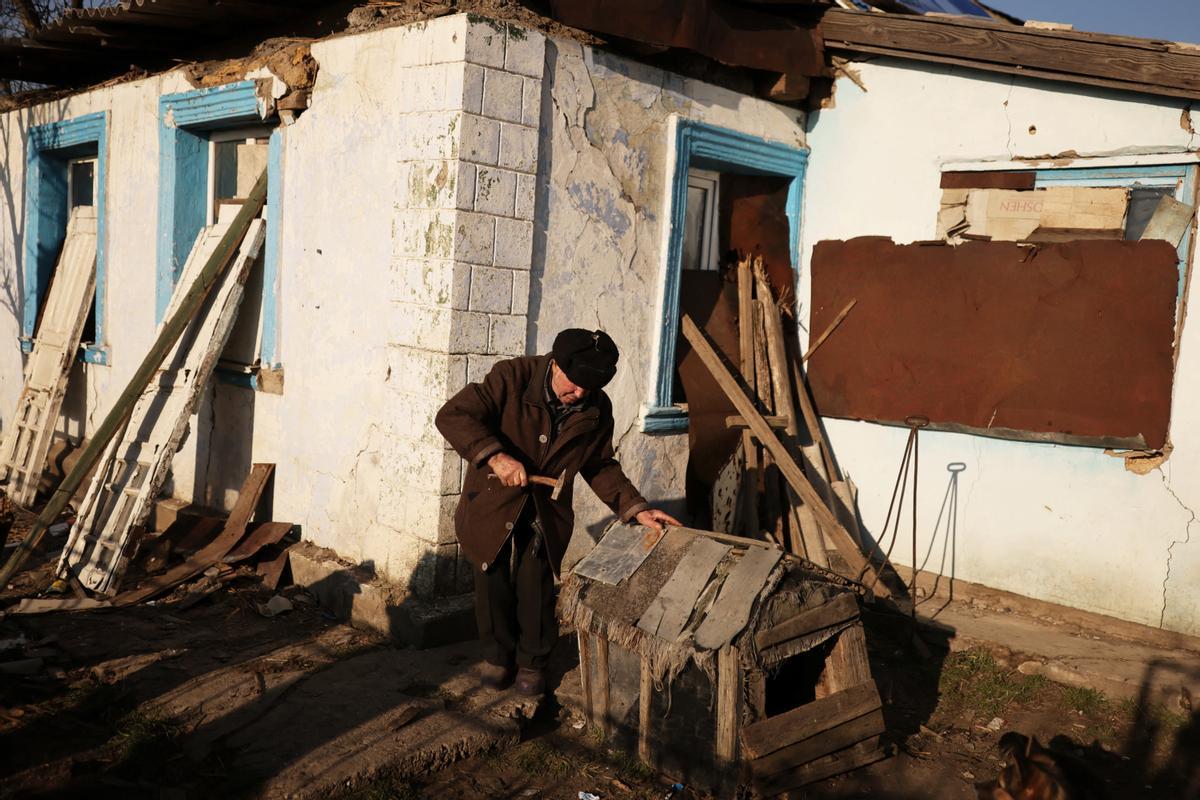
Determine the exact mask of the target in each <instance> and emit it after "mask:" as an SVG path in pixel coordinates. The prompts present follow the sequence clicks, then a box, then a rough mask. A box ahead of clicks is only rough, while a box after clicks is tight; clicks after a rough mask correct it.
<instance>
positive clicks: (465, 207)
mask: <svg viewBox="0 0 1200 800" xmlns="http://www.w3.org/2000/svg"><path fill="white" fill-rule="evenodd" d="M476 169H477V167H476V166H475V165H474V164H472V163H470V162H468V161H459V162H458V180H456V181H455V186H454V189H455V191H454V207H455V208H457V209H459V210H460V211H472V210H474V208H475V177H476Z"/></svg>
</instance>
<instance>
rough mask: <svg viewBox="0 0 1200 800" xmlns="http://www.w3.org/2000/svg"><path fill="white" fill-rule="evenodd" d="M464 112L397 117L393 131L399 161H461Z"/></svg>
mask: <svg viewBox="0 0 1200 800" xmlns="http://www.w3.org/2000/svg"><path fill="white" fill-rule="evenodd" d="M462 118H463V113H462V112H461V111H419V112H414V113H410V114H397V115H396V116H395V118H394V119H395V122H394V125H393V127H392V141H394V142H395V143H396V157H397V158H399V159H401V160H406V161H431V160H436V159H443V158H457V156H458V130H459V128H460V126H461V125H462V124H463V119H462Z"/></svg>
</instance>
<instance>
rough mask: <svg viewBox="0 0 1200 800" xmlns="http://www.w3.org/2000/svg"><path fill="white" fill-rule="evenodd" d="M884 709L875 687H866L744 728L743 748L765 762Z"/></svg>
mask: <svg viewBox="0 0 1200 800" xmlns="http://www.w3.org/2000/svg"><path fill="white" fill-rule="evenodd" d="M881 705H882V703H881V702H880V700H879V692H878V690H876V688H875V684H873V683H863V684H860V685H858V686H855V687H854V688H852V689H848V690H846V691H844V692H838V693H837V694H834V695H830V696H829V697H825V698H822V699H820V700H814V701H812V702H811V703H805V704H804V705H802V706H800V707H799V708H793V709H792V710H791V711H785V712H783V713H782V714H776V715H775V716H773V717H768V718H767V719H764V720H763V721H762V722H755V723H754V724H752V725H747V726H746V727H744V728H742V747H743V748H744V749H745V751H746V754H747V755H748V756H750V757H751V758H754V759H757V758H762V757H763V756H766V755H769V754H771V753H774V752H775V751H777V750H782V749H783V748H785V747H787V746H789V745H792V744H795V743H796V742H802V741H804V740H805V739H808V738H809V737H811V736H816V735H817V734H820V733H823V732H825V731H827V730H829V729H830V728H832V727H834V726H835V725H841V724H842V723H843V722H849V721H850V720H852V719H857V718H859V717H861V716H862V715H863V714H869V713H871V712H872V711H875V710H876V709H878V708H879V707H880V706H881Z"/></svg>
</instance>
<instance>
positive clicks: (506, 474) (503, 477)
mask: <svg viewBox="0 0 1200 800" xmlns="http://www.w3.org/2000/svg"><path fill="white" fill-rule="evenodd" d="M487 463H488V466H489V467H491V468H492V472H494V473H496V477H497V478H499V479H500V482H501V483H503V484H504V485H505V486H514V487H515V486H527V485H528V484H529V477H528V476H527V475H526V474H525V465H524V464H522V463H521V462H520V461H517V460H516V459H515V458H513V457H512V456H510V455H508V454H507V453H496V455H494V456H492V457H491V458H489V459H488V462H487Z"/></svg>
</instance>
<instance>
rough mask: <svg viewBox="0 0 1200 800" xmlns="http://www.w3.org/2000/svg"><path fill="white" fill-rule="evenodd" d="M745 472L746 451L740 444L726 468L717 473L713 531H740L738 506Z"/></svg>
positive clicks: (713, 488)
mask: <svg viewBox="0 0 1200 800" xmlns="http://www.w3.org/2000/svg"><path fill="white" fill-rule="evenodd" d="M745 470H746V456H745V451H744V450H743V448H742V443H741V442H738V444H737V446H736V447H735V448H734V450H733V454H732V455H731V456H730V457H729V460H728V461H726V462H725V466H723V467H721V471H720V472H719V473H717V479H716V481H715V482H714V483H713V487H712V491H711V492H710V500H711V502H712V527H713V530H716V531H721V532H723V533H732V532H733V531H735V530H738V527H737V526H738V504H739V500H740V498H741V495H742V474H743V473H744V472H745Z"/></svg>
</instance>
